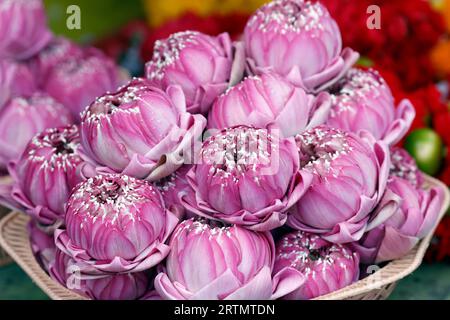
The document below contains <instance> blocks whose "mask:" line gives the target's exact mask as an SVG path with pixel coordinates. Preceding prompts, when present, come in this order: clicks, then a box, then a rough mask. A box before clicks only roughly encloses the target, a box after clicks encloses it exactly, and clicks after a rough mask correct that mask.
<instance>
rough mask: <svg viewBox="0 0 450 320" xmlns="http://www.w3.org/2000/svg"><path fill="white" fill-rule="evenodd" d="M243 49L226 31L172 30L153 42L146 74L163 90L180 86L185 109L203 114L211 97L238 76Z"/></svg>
mask: <svg viewBox="0 0 450 320" xmlns="http://www.w3.org/2000/svg"><path fill="white" fill-rule="evenodd" d="M243 51H244V50H243V48H242V45H241V44H237V45H233V44H232V42H231V39H230V37H229V35H228V34H227V33H222V34H220V35H218V36H217V37H212V36H208V35H206V34H203V33H200V32H196V31H184V32H178V33H174V34H172V35H171V36H170V37H169V38H167V39H164V40H159V41H157V42H156V43H155V48H154V51H153V58H152V60H150V61H149V62H148V63H147V65H146V76H147V78H148V79H150V80H151V81H152V82H154V83H156V84H157V85H158V86H160V87H161V88H162V89H164V90H165V89H166V88H167V87H169V86H171V85H179V86H181V87H182V88H183V91H184V93H185V95H186V99H187V111H189V112H191V113H202V114H207V113H208V111H209V109H210V107H211V104H212V102H213V101H214V99H215V98H216V97H217V96H218V95H220V94H221V93H223V92H224V91H225V90H226V89H227V88H228V87H229V86H230V85H233V84H235V83H237V82H239V81H240V80H241V79H242V76H243V73H244V53H243ZM199 65H201V66H202V68H198V67H197V66H199Z"/></svg>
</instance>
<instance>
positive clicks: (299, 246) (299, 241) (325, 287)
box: [274, 231, 359, 300]
mask: <svg viewBox="0 0 450 320" xmlns="http://www.w3.org/2000/svg"><path fill="white" fill-rule="evenodd" d="M287 267H291V268H295V269H296V270H298V271H300V272H301V273H302V274H304V275H305V277H306V280H305V283H304V284H303V285H302V286H301V287H300V288H299V289H297V290H296V291H294V292H292V293H290V294H289V295H287V296H286V297H284V299H289V300H306V299H313V298H316V297H319V296H322V295H325V294H328V293H330V292H333V291H336V290H339V289H342V288H344V287H346V286H348V285H351V284H352V283H353V282H356V281H358V279H359V256H358V254H357V253H353V252H352V251H351V250H350V249H349V248H348V247H346V246H344V245H341V244H332V243H329V242H327V241H325V240H324V239H322V238H320V237H319V236H317V235H312V234H307V233H304V232H302V231H296V232H293V233H290V234H287V235H285V236H284V237H283V238H282V239H280V240H279V242H278V243H277V254H276V259H275V266H274V272H277V271H278V270H282V269H284V268H287Z"/></svg>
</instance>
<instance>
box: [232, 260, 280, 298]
mask: <svg viewBox="0 0 450 320" xmlns="http://www.w3.org/2000/svg"><path fill="white" fill-rule="evenodd" d="M271 276H272V275H271V269H270V268H269V267H263V268H262V269H261V270H260V271H259V272H258V273H257V274H256V275H255V276H254V277H253V279H251V280H250V281H249V282H247V283H246V284H244V285H242V286H241V287H240V288H238V289H237V290H235V291H234V292H233V293H231V294H230V295H228V296H227V297H226V298H225V300H269V298H270V297H271V296H272V286H273V285H272V277H271Z"/></svg>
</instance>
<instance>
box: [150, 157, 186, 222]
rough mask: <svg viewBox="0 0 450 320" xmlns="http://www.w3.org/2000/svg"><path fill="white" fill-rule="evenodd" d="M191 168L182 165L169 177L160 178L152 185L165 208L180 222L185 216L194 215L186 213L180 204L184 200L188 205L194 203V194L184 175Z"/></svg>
mask: <svg viewBox="0 0 450 320" xmlns="http://www.w3.org/2000/svg"><path fill="white" fill-rule="evenodd" d="M191 167H192V166H190V165H184V166H182V167H181V168H180V169H178V170H177V171H175V172H174V173H172V174H171V175H170V176H167V177H165V178H162V179H161V180H158V181H156V182H155V183H154V185H155V186H156V187H157V188H158V190H159V191H160V192H161V195H162V196H163V198H164V203H165V204H166V208H167V209H169V210H170V211H172V212H173V213H175V215H176V216H177V217H178V218H180V220H181V219H182V218H183V217H185V215H186V214H187V215H188V217H189V218H192V217H193V216H194V213H192V212H190V211H186V210H185V209H184V206H183V204H182V200H181V199H184V200H185V201H187V202H188V203H194V202H195V194H194V192H193V190H192V188H191V186H190V185H189V183H188V181H187V177H186V174H187V173H188V171H189V170H190V169H191Z"/></svg>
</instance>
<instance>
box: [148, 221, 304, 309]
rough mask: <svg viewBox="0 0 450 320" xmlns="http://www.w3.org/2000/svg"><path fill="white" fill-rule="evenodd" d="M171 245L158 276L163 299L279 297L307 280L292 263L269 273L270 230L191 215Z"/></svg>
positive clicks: (176, 230)
mask: <svg viewBox="0 0 450 320" xmlns="http://www.w3.org/2000/svg"><path fill="white" fill-rule="evenodd" d="M170 246H171V248H172V250H171V252H170V254H169V256H168V257H167V261H166V268H165V270H164V272H161V273H160V274H158V275H157V276H156V279H155V289H156V290H157V291H158V293H159V294H160V295H161V297H162V298H163V299H170V300H200V299H201V300H225V299H227V300H242V299H250V300H264V299H271V298H272V299H275V298H279V297H280V296H283V295H286V294H288V293H290V292H292V291H294V290H296V289H297V288H299V286H301V284H302V283H303V280H304V278H303V275H301V274H300V273H299V272H297V270H294V269H292V268H284V269H282V270H281V271H280V272H278V273H277V274H276V275H275V276H274V277H272V276H271V273H272V268H273V262H274V258H275V248H274V247H275V246H274V243H273V239H272V236H271V235H270V233H269V232H265V233H257V232H252V231H250V230H247V229H244V228H241V227H239V226H224V225H221V224H220V223H216V222H213V221H207V220H204V219H199V220H196V219H190V220H185V221H183V222H182V223H181V224H180V225H179V226H178V227H177V228H176V229H175V231H174V234H173V236H172V238H171V240H170Z"/></svg>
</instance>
